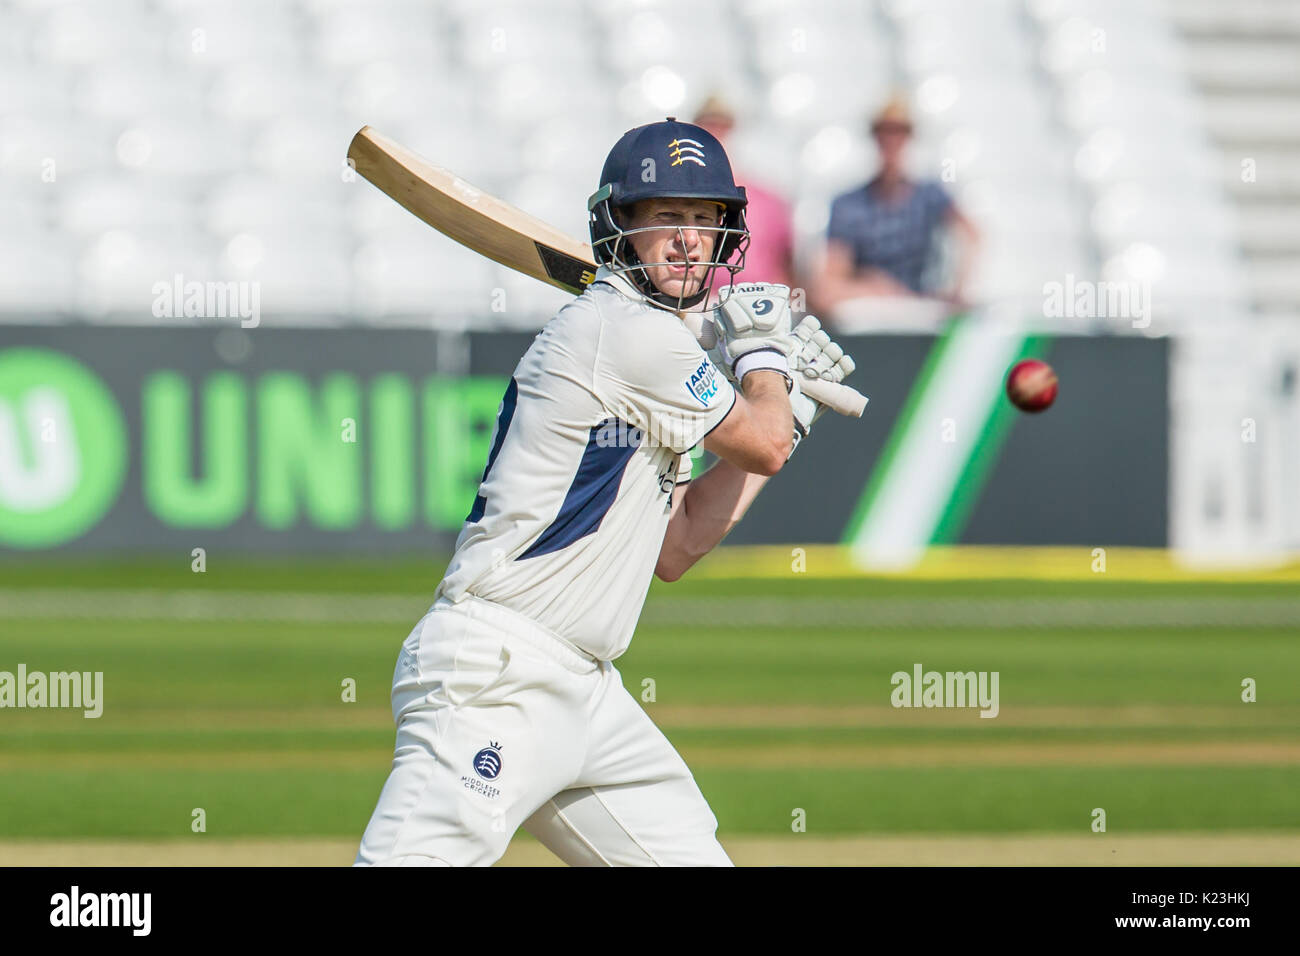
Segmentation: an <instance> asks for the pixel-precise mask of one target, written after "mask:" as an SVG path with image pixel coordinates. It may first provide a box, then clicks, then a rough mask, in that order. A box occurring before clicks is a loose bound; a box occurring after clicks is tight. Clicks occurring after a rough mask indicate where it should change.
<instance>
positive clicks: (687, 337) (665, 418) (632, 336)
mask: <svg viewBox="0 0 1300 956" xmlns="http://www.w3.org/2000/svg"><path fill="white" fill-rule="evenodd" d="M600 336H601V340H600V347H599V351H598V356H597V361H596V369H595V375H594V391H595V393H596V397H597V398H599V399H600V400H601V402H602V403H603V404H604V405H605V407H606V409H608V411H609V412H610V413H611V414H613V415H614V416H616V417H618V418H620V419H622V420H623V421H626V422H627V423H628V424H629V425H632V426H634V427H636V428H639V429H641V430H642V431H644V432H645V433H646V435H647V439H646V440H648V441H653V442H654V443H656V444H660V445H666V446H667V447H669V448H671V449H672V450H673V451H674V452H677V453H678V454H681V453H682V452H685V451H686V450H687V449H690V448H694V447H695V446H696V445H698V444H699V443H700V441H701V440H702V439H703V438H704V437H705V436H706V435H707V434H708V433H709V432H711V431H713V429H714V428H716V427H717V426H718V425H719V424H720V423H721V422H722V420H723V419H724V418H726V417H727V414H728V413H729V412H730V411H731V409H732V406H733V405H735V403H736V391H735V389H734V388H733V387H732V385H731V383H730V382H729V381H727V378H726V376H725V375H723V374H722V372H720V371H719V370H718V369H717V367H716V366H715V365H714V364H713V363H712V362H711V361H710V360H709V357H708V356H707V355H705V354H704V350H703V349H701V348H700V346H699V343H698V342H696V341H695V337H694V336H693V335H691V333H690V331H689V330H688V329H687V328H686V326H685V324H684V323H683V322H682V320H681V319H679V318H678V317H677V316H676V315H673V314H672V313H669V312H660V311H658V310H656V311H654V312H651V313H641V314H629V315H626V316H619V315H615V316H610V317H606V318H603V320H602V322H601V331H600Z"/></svg>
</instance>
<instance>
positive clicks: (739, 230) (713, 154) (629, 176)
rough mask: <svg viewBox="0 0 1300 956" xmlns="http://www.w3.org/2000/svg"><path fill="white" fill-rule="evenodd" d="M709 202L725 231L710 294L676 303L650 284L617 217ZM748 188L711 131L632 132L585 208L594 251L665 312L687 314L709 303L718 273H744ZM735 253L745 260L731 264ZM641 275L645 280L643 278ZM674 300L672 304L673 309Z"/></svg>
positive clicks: (669, 127) (657, 128)
mask: <svg viewBox="0 0 1300 956" xmlns="http://www.w3.org/2000/svg"><path fill="white" fill-rule="evenodd" d="M663 198H675V199H707V200H711V201H713V202H716V203H719V204H720V205H721V206H722V207H723V210H724V212H723V216H722V225H721V226H720V227H718V230H717V231H718V239H717V241H716V242H715V243H714V254H713V260H712V265H713V268H711V269H710V271H709V276H710V280H709V284H708V287H706V288H704V289H702V290H701V291H700V292H699V293H697V294H696V295H693V296H689V297H685V298H677V299H675V300H672V297H670V296H664V295H663V294H662V293H660V292H659V291H658V290H657V289H655V288H654V287H653V286H652V285H651V284H650V282H649V279H648V277H647V276H646V275H645V271H644V269H643V268H641V266H643V265H645V264H644V263H641V262H640V261H639V259H638V258H637V256H636V253H635V252H634V251H633V250H632V248H631V246H630V245H629V244H628V243H627V241H626V233H625V230H623V229H622V228H621V227H620V226H619V224H618V222H617V221H616V219H615V217H614V210H615V209H616V208H618V207H620V206H628V205H631V204H632V203H635V202H639V201H640V200H643V199H663ZM748 201H749V200H748V199H747V198H746V196H745V188H744V187H743V186H737V185H736V180H735V177H734V176H733V174H732V171H731V161H730V160H729V159H728V158H727V153H726V150H724V149H723V147H722V144H721V143H720V142H718V140H717V138H716V137H714V136H713V134H712V133H710V132H709V131H708V130H705V129H703V128H702V127H699V126H695V125H693V124H691V123H682V122H679V121H678V120H677V119H676V118H675V117H671V116H670V117H668V119H667V120H665V121H663V122H660V123H649V124H647V125H645V126H638V127H636V128H635V129H631V130H628V131H627V132H626V133H624V134H623V136H622V137H621V138H620V139H619V141H618V142H617V143H615V144H614V148H613V149H611V150H610V151H609V156H608V157H607V158H606V159H605V165H604V167H603V168H602V169H601V173H600V188H599V189H597V190H596V192H595V193H593V194H592V196H591V198H590V199H588V200H587V209H588V212H589V214H590V215H589V224H590V229H591V246H592V251H593V253H594V254H595V256H596V261H597V262H600V263H603V264H604V265H606V266H608V267H609V268H611V269H614V270H616V271H619V272H621V273H624V274H626V275H627V276H628V278H629V279H631V280H632V281H633V283H634V284H635V285H636V286H637V287H638V288H639V289H640V290H641V291H642V292H643V293H645V294H646V295H648V296H649V297H651V298H652V299H654V300H655V301H657V302H659V303H660V304H662V305H671V306H673V307H676V308H683V307H688V306H691V305H694V304H696V303H698V302H699V301H700V300H701V299H703V298H704V297H705V296H706V295H707V294H708V291H709V288H711V286H712V276H713V272H714V271H715V269H716V268H717V267H719V266H721V267H723V268H726V269H728V271H730V272H731V273H732V275H733V276H734V275H735V274H736V273H737V272H738V271H739V270H740V269H742V268H743V267H744V246H747V245H748V241H747V240H748V238H749V233H748V231H747V230H746V227H745V206H746V205H747V203H748ZM737 249H740V250H741V256H740V260H739V261H738V262H737V263H735V264H734V265H732V264H729V263H728V260H729V259H730V258H731V257H732V255H734V254H735V253H736V251H737ZM637 273H639V275H638V274H637ZM670 300H672V301H670Z"/></svg>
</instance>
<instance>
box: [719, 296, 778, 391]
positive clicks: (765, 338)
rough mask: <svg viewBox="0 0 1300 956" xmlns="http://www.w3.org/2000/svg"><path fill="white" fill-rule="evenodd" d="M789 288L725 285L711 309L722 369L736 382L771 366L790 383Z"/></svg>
mask: <svg viewBox="0 0 1300 956" xmlns="http://www.w3.org/2000/svg"><path fill="white" fill-rule="evenodd" d="M791 322H792V319H791V315H790V288H789V287H788V286H784V285H776V284H774V283H767V282H746V283H744V284H742V285H735V286H728V287H727V288H726V289H725V290H723V298H722V300H721V302H720V303H719V305H718V307H717V308H716V309H715V310H714V312H713V324H714V327H715V328H716V330H717V335H718V348H719V350H720V354H721V358H722V368H723V370H724V371H726V372H727V373H728V375H729V376H730V377H732V378H733V379H734V380H736V381H741V380H743V379H744V377H745V375H746V374H747V373H748V372H752V371H755V370H757V369H760V368H762V369H771V370H773V371H777V372H781V373H782V374H783V375H785V376H786V380H787V382H792V381H793V380H792V378H791V376H790V368H789V362H790V360H789V348H790V346H789V342H788V339H789V337H790V334H791V331H792V330H791Z"/></svg>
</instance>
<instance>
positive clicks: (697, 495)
mask: <svg viewBox="0 0 1300 956" xmlns="http://www.w3.org/2000/svg"><path fill="white" fill-rule="evenodd" d="M767 482H768V478H767V476H766V475H756V474H753V473H751V472H748V471H745V470H744V469H743V468H740V467H739V466H737V465H733V464H732V463H731V462H729V461H719V462H717V463H716V464H715V465H714V466H713V467H712V468H710V469H709V470H708V471H706V472H705V473H704V474H702V475H701V476H700V477H698V478H696V479H695V480H693V481H692V482H691V483H690V485H688V486H687V488H686V492H685V495H684V496H683V498H682V502H681V507H680V508H678V510H677V513H676V514H674V515H673V518H672V521H670V522H669V523H668V531H667V534H665V536H664V543H663V547H662V548H661V549H660V552H659V566H658V568H657V569H656V570H657V573H658V574H659V576H660V577H661V578H663V579H664V580H666V581H675V580H677V578H679V577H681V576H682V575H683V574H685V573H686V572H687V571H688V570H689V569H690V568H691V567H692V566H693V565H694V564H695V562H697V561H699V560H700V558H702V557H704V556H705V555H706V554H708V553H709V552H710V551H712V550H713V549H714V548H715V547H717V546H718V543H719V542H720V541H722V539H723V538H725V537H726V536H727V533H728V532H730V531H731V529H732V528H734V527H735V526H736V524H737V522H739V521H740V519H741V518H743V517H744V516H745V512H746V511H748V510H749V506H750V505H751V504H753V503H754V499H755V498H756V497H758V493H759V492H760V491H762V489H763V486H764V485H766V484H767Z"/></svg>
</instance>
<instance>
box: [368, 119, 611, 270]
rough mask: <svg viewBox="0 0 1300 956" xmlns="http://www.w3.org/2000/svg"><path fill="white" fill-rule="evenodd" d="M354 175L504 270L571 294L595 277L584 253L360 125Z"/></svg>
mask: <svg viewBox="0 0 1300 956" xmlns="http://www.w3.org/2000/svg"><path fill="white" fill-rule="evenodd" d="M348 158H349V159H350V160H352V163H353V165H354V166H355V167H356V170H357V172H358V173H360V174H361V175H362V176H363V177H365V178H366V179H367V180H369V181H370V182H371V183H373V184H374V185H375V186H377V187H378V188H379V190H380V191H381V192H383V193H385V194H387V195H388V196H390V197H391V198H393V199H395V200H397V202H398V203H400V204H401V205H402V206H403V207H404V208H405V209H406V210H407V211H408V212H410V213H412V214H413V215H415V216H417V217H418V218H420V219H422V220H423V221H424V222H426V223H428V224H429V225H430V226H433V228H434V229H437V230H438V231H439V232H441V233H442V234H443V235H445V236H447V237H448V238H450V239H454V240H455V241H456V242H458V243H460V244H461V245H462V246H465V247H466V248H468V249H473V250H474V251H475V252H477V253H479V254H480V255H483V256H486V257H487V258H489V259H491V260H493V261H494V262H499V263H501V265H503V266H506V267H507V268H510V269H514V270H515V271H516V272H522V273H523V274H524V275H528V276H532V277H533V278H534V279H540V280H541V281H543V282H547V283H550V284H551V285H553V286H556V287H557V288H560V289H564V290H565V291H566V292H571V293H573V294H574V295H578V294H580V293H581V292H582V290H583V289H585V288H586V287H587V285H588V284H589V283H590V282H591V280H592V279H594V278H595V277H596V263H595V260H594V259H593V258H592V255H591V250H590V248H589V247H588V246H587V245H586V244H585V243H582V242H579V241H577V240H576V239H573V238H571V237H569V236H567V235H565V234H564V233H562V232H560V231H559V230H558V229H556V228H555V227H553V226H550V225H548V224H547V223H544V222H542V221H541V220H540V219H537V218H535V217H533V216H530V215H528V213H526V212H524V211H523V210H522V209H519V208H517V207H515V206H512V205H510V203H507V202H504V201H502V200H500V199H498V198H497V197H495V196H493V195H491V194H489V193H485V192H483V190H481V189H479V188H477V187H476V186H473V185H471V184H470V183H467V182H466V181H465V180H463V179H461V178H460V177H459V176H457V175H456V174H454V173H452V172H450V171H449V170H446V169H443V168H442V167H441V166H435V165H434V164H433V163H431V162H429V161H428V160H426V159H425V158H424V157H422V156H420V155H419V154H417V153H413V152H411V151H410V150H409V149H406V148H405V147H404V146H402V145H401V144H399V143H397V142H394V141H393V140H391V139H389V138H388V137H387V136H384V135H383V134H381V133H379V132H376V131H375V130H373V129H371V128H370V127H369V126H363V127H362V128H361V130H360V131H359V132H358V133H357V135H356V136H354V137H352V143H351V145H349V146H348Z"/></svg>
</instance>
